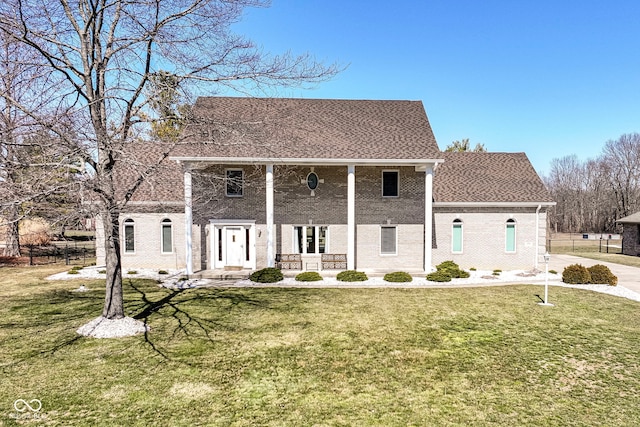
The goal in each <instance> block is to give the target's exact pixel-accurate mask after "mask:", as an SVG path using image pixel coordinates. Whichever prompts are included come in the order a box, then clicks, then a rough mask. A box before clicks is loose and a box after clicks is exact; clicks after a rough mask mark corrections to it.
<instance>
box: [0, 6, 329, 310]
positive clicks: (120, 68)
mask: <svg viewBox="0 0 640 427" xmlns="http://www.w3.org/2000/svg"><path fill="white" fill-rule="evenodd" d="M267 4H268V3H267V2H266V1H262V0H226V1H222V0H154V1H147V0H113V1H106V0H57V1H54V2H44V1H42V0H5V1H4V2H3V3H2V5H1V6H0V30H1V31H2V32H4V34H5V35H7V36H8V37H10V38H11V39H12V40H15V41H16V42H19V43H21V44H22V45H24V46H26V47H28V48H29V49H31V50H32V51H34V52H36V53H37V54H38V56H39V58H42V59H43V60H44V61H45V62H46V63H47V65H48V67H49V70H50V71H51V72H52V73H54V74H56V75H58V76H61V77H62V78H63V79H64V80H65V83H66V85H65V86H64V88H63V89H60V90H59V91H58V92H57V95H59V96H62V97H63V98H64V100H65V101H66V105H67V106H68V108H69V110H70V111H71V112H73V122H74V124H75V126H76V133H77V135H78V136H79V137H80V138H81V139H82V141H83V144H84V145H83V157H82V158H83V161H84V162H85V164H86V165H87V166H88V168H90V175H91V177H92V180H91V185H90V189H91V190H92V191H93V193H94V194H95V198H96V202H97V203H98V204H99V207H100V214H101V216H102V220H103V225H104V230H105V242H106V243H105V252H106V263H107V268H106V269H107V283H106V295H105V304H104V309H103V313H102V315H103V316H104V317H106V318H109V319H115V318H121V317H124V306H123V299H122V271H121V270H122V269H121V253H120V236H119V229H120V224H119V216H120V212H121V211H122V209H123V207H124V206H125V205H126V203H127V202H128V201H129V200H130V199H131V197H132V196H133V194H134V193H135V191H136V190H137V189H138V188H139V187H140V185H142V183H143V182H144V181H145V179H146V177H147V176H149V174H151V173H152V172H153V171H154V170H155V168H157V165H158V164H160V163H161V162H162V161H163V160H164V159H166V158H167V157H168V155H169V153H170V151H171V149H172V147H173V144H174V143H175V142H170V143H165V144H163V145H162V146H161V148H160V149H159V153H158V155H157V158H156V159H155V161H154V162H152V163H151V164H147V166H145V167H144V168H141V167H139V168H138V169H137V171H136V173H137V177H136V178H135V179H134V180H133V182H132V183H131V184H130V186H129V187H128V188H125V189H118V188H116V182H115V181H114V168H116V166H117V165H118V164H120V163H122V162H126V161H128V152H129V151H130V150H129V148H130V147H131V146H132V144H133V145H135V144H134V142H135V141H136V140H137V139H139V138H143V137H144V135H145V131H147V130H148V126H147V127H146V128H145V127H144V126H142V125H143V124H144V122H145V121H146V120H147V119H146V117H145V114H143V113H145V112H146V113H147V114H149V113H148V111H147V110H148V109H149V107H150V105H149V103H150V97H149V96H148V92H147V91H146V88H147V87H148V86H149V83H150V81H151V79H152V76H154V75H156V73H157V72H158V71H160V68H162V69H164V70H166V71H167V72H168V73H170V74H171V75H172V76H175V79H176V81H177V82H178V83H179V85H180V87H181V89H182V90H184V91H187V89H189V90H190V91H192V92H197V91H203V90H206V91H208V92H213V91H214V90H215V89H216V87H218V88H219V87H220V86H227V87H231V88H234V89H237V90H240V91H243V92H245V93H251V92H253V91H256V90H260V89H261V88H265V86H269V85H302V84H304V83H305V82H319V81H323V80H325V79H328V78H330V77H331V76H333V75H334V74H335V73H336V72H337V71H338V69H337V67H336V66H328V67H327V66H324V65H322V64H321V63H318V62H316V61H314V60H313V58H311V57H310V56H309V55H301V56H292V55H290V54H285V55H281V56H270V55H268V54H265V53H264V52H262V51H261V50H260V49H258V48H257V47H256V46H255V45H254V44H253V43H252V42H250V41H248V40H246V39H244V38H243V37H240V36H237V35H235V34H233V33H232V31H231V29H230V26H231V24H233V23H235V22H236V21H238V20H239V19H240V18H241V15H242V12H243V9H244V8H245V7H251V6H266V5H267ZM147 117H148V116H147ZM145 129H146V130H145Z"/></svg>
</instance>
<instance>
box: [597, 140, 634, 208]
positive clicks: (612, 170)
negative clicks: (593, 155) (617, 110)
mask: <svg viewBox="0 0 640 427" xmlns="http://www.w3.org/2000/svg"><path fill="white" fill-rule="evenodd" d="M602 160H603V162H604V163H605V165H606V175H607V177H608V183H609V185H610V186H611V189H612V190H613V194H614V195H615V197H614V201H615V204H616V212H615V219H619V218H622V217H625V216H627V215H630V214H631V213H633V212H634V211H635V210H636V209H638V202H639V201H640V134H638V133H629V134H624V135H622V136H620V137H619V138H618V139H616V140H609V141H607V142H606V143H605V146H604V149H603V150H602Z"/></svg>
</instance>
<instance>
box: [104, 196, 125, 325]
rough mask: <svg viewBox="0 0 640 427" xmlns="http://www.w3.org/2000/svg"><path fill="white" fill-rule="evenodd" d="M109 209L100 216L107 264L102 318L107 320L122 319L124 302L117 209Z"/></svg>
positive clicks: (111, 207)
mask: <svg viewBox="0 0 640 427" xmlns="http://www.w3.org/2000/svg"><path fill="white" fill-rule="evenodd" d="M109 208H110V209H109ZM109 208H108V209H107V212H106V213H104V214H103V215H102V218H103V223H104V235H105V243H104V244H105V256H106V263H107V289H106V293H105V300H104V309H103V310H102V316H103V317H106V318H107V319H122V318H123V317H124V301H123V298H122V261H121V253H120V220H119V209H117V207H116V206H110V207H109Z"/></svg>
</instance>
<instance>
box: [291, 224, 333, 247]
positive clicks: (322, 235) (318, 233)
mask: <svg viewBox="0 0 640 427" xmlns="http://www.w3.org/2000/svg"><path fill="white" fill-rule="evenodd" d="M293 239H294V242H293V249H294V252H295V253H298V254H324V253H326V251H327V226H325V225H303V226H296V227H294V228H293Z"/></svg>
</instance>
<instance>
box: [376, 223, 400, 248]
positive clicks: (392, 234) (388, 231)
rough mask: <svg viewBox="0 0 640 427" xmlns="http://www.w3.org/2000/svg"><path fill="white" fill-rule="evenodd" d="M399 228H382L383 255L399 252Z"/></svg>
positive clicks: (381, 243) (381, 246) (381, 244)
mask: <svg viewBox="0 0 640 427" xmlns="http://www.w3.org/2000/svg"><path fill="white" fill-rule="evenodd" d="M397 234H398V233H397V228H396V227H395V226H393V227H381V228H380V253H381V254H382V255H396V254H397V253H398V240H397Z"/></svg>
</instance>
